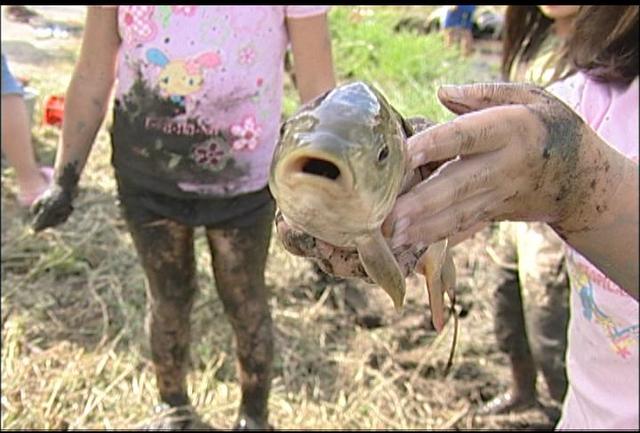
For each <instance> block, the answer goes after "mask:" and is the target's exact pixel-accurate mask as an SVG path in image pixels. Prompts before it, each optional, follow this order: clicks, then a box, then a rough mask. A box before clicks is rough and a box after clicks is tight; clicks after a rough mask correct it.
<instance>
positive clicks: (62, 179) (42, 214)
mask: <svg viewBox="0 0 640 433" xmlns="http://www.w3.org/2000/svg"><path fill="white" fill-rule="evenodd" d="M78 180H79V174H78V161H73V162H70V163H68V164H67V165H65V166H64V168H63V170H62V174H61V175H60V176H59V177H58V178H57V179H56V181H55V183H54V184H53V185H52V186H51V187H50V188H49V190H48V191H47V192H46V193H45V195H44V196H43V197H42V198H41V199H40V200H38V201H37V202H36V204H35V205H34V207H33V209H32V213H33V214H34V219H33V222H32V223H31V226H32V227H33V229H34V230H35V231H36V232H39V231H41V230H44V229H46V228H47V227H54V226H56V225H58V224H61V223H63V222H65V221H66V220H67V218H69V215H70V214H71V212H72V211H73V206H72V202H73V199H74V198H75V196H76V194H77V186H78Z"/></svg>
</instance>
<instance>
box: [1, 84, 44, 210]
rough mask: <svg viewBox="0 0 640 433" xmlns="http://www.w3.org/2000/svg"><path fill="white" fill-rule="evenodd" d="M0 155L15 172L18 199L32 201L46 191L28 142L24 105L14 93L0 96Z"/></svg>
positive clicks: (27, 119)
mask: <svg viewBox="0 0 640 433" xmlns="http://www.w3.org/2000/svg"><path fill="white" fill-rule="evenodd" d="M2 152H3V153H4V154H5V156H6V158H7V161H8V162H9V164H10V165H11V166H12V167H13V168H14V170H15V171H16V182H17V183H18V188H19V194H20V196H21V197H24V198H25V199H29V198H31V197H33V198H35V196H37V195H38V194H40V193H41V192H43V191H44V190H45V189H46V188H47V186H48V184H47V181H46V179H45V178H44V177H43V175H42V173H40V168H39V167H38V164H37V162H36V158H35V154H34V151H33V145H32V143H31V130H30V126H29V116H28V112H27V106H26V104H25V102H24V99H23V98H22V96H21V95H18V94H8V95H3V96H2ZM27 201H30V200H27ZM25 204H28V203H25Z"/></svg>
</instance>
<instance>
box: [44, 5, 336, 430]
mask: <svg viewBox="0 0 640 433" xmlns="http://www.w3.org/2000/svg"><path fill="white" fill-rule="evenodd" d="M326 15H327V7H323V6H250V7H249V6H175V5H173V6H153V5H151V6H148V5H147V6H113V7H110V6H105V7H90V8H89V10H88V14H87V21H86V26H85V31H84V40H83V45H82V50H81V53H80V57H79V59H78V63H77V65H76V68H75V71H74V75H73V78H72V80H71V83H70V85H69V89H68V92H67V99H66V107H65V108H66V112H65V119H64V125H63V133H62V144H61V146H60V148H59V150H58V155H57V159H56V174H55V185H54V186H53V187H52V188H51V189H50V190H49V192H48V194H47V195H46V196H45V197H44V198H43V199H42V200H40V201H39V202H38V203H36V205H35V206H34V211H35V214H36V215H35V219H34V223H33V226H34V228H35V229H36V230H42V229H45V228H47V227H52V226H55V225H57V224H59V223H61V222H63V221H65V220H66V219H67V217H68V216H69V213H70V212H71V210H72V209H73V208H72V205H71V204H72V200H73V198H74V197H75V195H76V191H77V184H78V180H79V177H80V175H81V173H82V169H83V167H84V165H85V162H86V160H87V157H88V154H89V152H90V149H91V145H92V143H93V140H94V138H95V135H96V132H97V130H98V128H99V127H100V124H101V122H102V120H103V118H104V115H105V111H106V107H107V104H108V101H109V97H110V95H111V90H112V88H113V85H114V83H116V82H117V86H116V89H115V103H114V109H113V125H112V128H111V138H112V149H113V154H112V163H113V166H114V169H115V177H116V180H117V185H118V198H119V201H120V205H121V208H122V213H123V215H124V218H125V220H126V221H127V225H128V228H129V231H130V232H131V235H132V237H133V240H134V244H135V247H136V250H137V252H138V255H139V257H140V261H141V263H142V266H143V268H144V271H145V273H146V276H147V280H148V290H147V301H148V325H149V326H148V329H149V333H150V341H151V354H152V359H153V364H154V367H155V371H156V378H157V386H158V389H159V392H160V398H161V400H162V402H163V403H164V404H165V405H168V406H170V407H172V408H174V409H176V408H179V409H180V410H179V411H178V415H179V417H178V418H180V417H182V420H179V419H178V420H177V421H176V420H175V419H174V420H172V419H170V418H168V417H161V418H160V419H159V421H158V423H157V424H154V425H152V426H151V427H155V428H189V427H191V428H194V427H203V423H202V422H201V421H199V420H198V419H197V416H195V415H194V414H193V410H192V408H191V407H190V402H189V397H188V395H187V388H186V380H185V377H186V368H187V363H188V355H189V342H190V325H189V318H190V312H191V308H192V306H193V302H194V296H195V294H196V291H197V282H196V275H197V273H196V266H195V258H194V246H193V242H194V229H195V228H196V227H200V226H203V227H204V228H205V233H206V236H207V240H208V243H209V247H210V250H211V255H212V264H213V271H214V276H215V282H216V289H217V291H218V294H219V296H220V298H221V300H222V302H223V305H224V309H225V312H226V314H227V316H228V318H229V320H230V321H231V325H232V328H233V331H234V334H235V337H236V352H237V356H238V370H239V379H240V385H241V389H242V401H241V404H240V408H239V413H238V418H237V420H236V424H235V426H236V427H240V428H269V427H270V425H269V423H268V405H267V401H268V395H269V389H270V380H271V379H270V377H271V376H270V374H271V373H270V372H271V364H272V359H273V335H272V329H271V316H270V312H269V307H268V300H269V292H268V290H267V288H266V287H265V281H264V268H265V262H266V257H267V251H268V247H269V241H270V235H271V229H272V221H273V216H274V202H273V199H272V197H271V195H270V193H269V190H268V188H267V176H268V169H269V166H270V164H271V157H272V154H273V151H274V148H275V145H276V142H277V138H278V131H279V124H280V120H281V119H280V117H281V108H282V98H283V74H284V70H283V65H284V57H285V52H286V49H287V47H288V46H289V44H291V49H292V52H293V57H294V67H295V73H296V83H297V88H298V92H299V94H300V97H301V100H302V102H306V101H309V100H310V99H312V98H313V97H315V96H317V95H319V94H321V93H323V92H325V91H327V90H329V89H330V88H332V87H333V86H334V85H335V81H334V75H333V64H332V58H331V43H330V39H329V32H328V26H327V16H326ZM213 325H214V324H212V326H213ZM172 412H175V411H172ZM204 427H206V425H204Z"/></svg>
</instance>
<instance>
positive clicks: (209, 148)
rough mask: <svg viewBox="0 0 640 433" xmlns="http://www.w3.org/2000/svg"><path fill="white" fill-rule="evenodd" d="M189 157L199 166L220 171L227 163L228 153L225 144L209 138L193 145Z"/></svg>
mask: <svg viewBox="0 0 640 433" xmlns="http://www.w3.org/2000/svg"><path fill="white" fill-rule="evenodd" d="M191 157H192V158H193V160H194V161H195V162H196V164H198V165H199V166H201V167H204V168H206V169H208V170H211V171H220V170H222V169H223V168H224V167H225V166H226V165H227V161H228V160H229V153H228V152H227V149H226V146H224V145H223V144H222V143H220V142H219V141H217V140H215V139H211V140H207V141H205V142H203V143H199V144H196V145H195V146H193V148H192V151H191Z"/></svg>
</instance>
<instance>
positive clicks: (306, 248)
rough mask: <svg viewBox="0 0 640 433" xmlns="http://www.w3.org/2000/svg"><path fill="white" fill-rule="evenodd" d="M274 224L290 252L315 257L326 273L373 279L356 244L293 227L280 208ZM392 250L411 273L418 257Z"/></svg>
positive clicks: (283, 243) (401, 268)
mask: <svg viewBox="0 0 640 433" xmlns="http://www.w3.org/2000/svg"><path fill="white" fill-rule="evenodd" d="M275 224H276V231H277V234H278V238H279V239H280V241H281V242H282V245H283V246H284V248H285V249H286V250H287V251H289V252H290V253H291V254H293V255H296V256H301V257H307V258H309V259H312V260H314V261H315V262H317V263H318V266H320V268H321V269H322V271H323V272H325V273H327V274H330V275H334V276H336V277H339V278H359V279H362V280H364V281H366V282H368V283H373V281H372V280H371V278H369V276H368V275H367V272H366V271H365V269H364V266H363V265H362V262H361V261H360V256H359V254H358V251H357V250H356V249H355V248H340V247H337V246H335V245H332V244H329V243H327V242H324V241H322V240H320V239H318V238H315V237H313V236H311V235H310V234H308V233H306V232H303V231H300V230H297V229H294V228H293V227H291V225H289V224H288V223H287V222H286V221H285V219H284V217H283V216H282V213H281V212H280V211H279V210H278V211H277V212H276V218H275ZM393 253H394V256H395V257H396V260H397V262H398V265H399V266H400V271H401V272H402V275H403V276H407V275H409V274H410V273H411V272H412V271H413V269H414V267H415V265H416V263H417V261H418V257H417V256H416V255H415V254H413V253H412V252H411V251H409V250H394V251H393Z"/></svg>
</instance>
